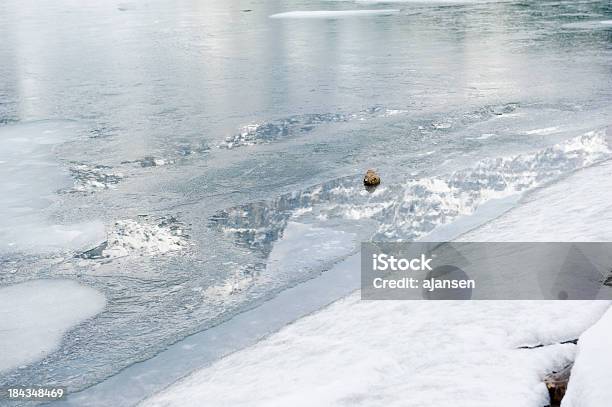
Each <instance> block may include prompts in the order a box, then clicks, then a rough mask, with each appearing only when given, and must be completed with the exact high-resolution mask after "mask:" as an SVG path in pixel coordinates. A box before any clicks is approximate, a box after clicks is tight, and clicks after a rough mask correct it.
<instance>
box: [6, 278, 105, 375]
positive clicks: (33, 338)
mask: <svg viewBox="0 0 612 407" xmlns="http://www.w3.org/2000/svg"><path fill="white" fill-rule="evenodd" d="M105 304H106V299H105V297H104V295H103V294H101V293H100V292H98V291H97V290H94V289H93V288H90V287H86V286H83V285H81V284H78V283H77V282H75V281H72V280H33V281H28V282H25V283H20V284H15V285H10V286H6V287H1V288H0V321H2V322H1V327H0V349H2V352H0V372H3V371H7V370H11V369H15V368H19V367H21V366H23V365H27V364H30V363H32V362H35V361H37V360H40V359H42V358H43V357H45V355H47V354H49V353H50V352H53V350H54V349H56V348H57V347H58V346H59V343H60V341H61V339H62V336H63V334H64V333H65V332H66V331H68V330H69V329H71V328H72V327H74V326H76V325H77V324H79V323H81V322H83V321H84V320H86V319H88V318H91V317H93V316H95V315H96V314H98V313H99V312H101V311H102V310H103V309H104V306H105Z"/></svg>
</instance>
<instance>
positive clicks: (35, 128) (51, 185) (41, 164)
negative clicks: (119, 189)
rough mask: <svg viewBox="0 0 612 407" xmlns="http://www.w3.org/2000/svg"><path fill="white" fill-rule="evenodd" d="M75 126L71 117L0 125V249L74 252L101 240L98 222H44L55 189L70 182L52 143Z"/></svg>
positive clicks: (70, 134) (77, 128) (65, 137)
mask: <svg viewBox="0 0 612 407" xmlns="http://www.w3.org/2000/svg"><path fill="white" fill-rule="evenodd" d="M80 130H81V128H80V126H79V125H78V124H77V123H75V122H71V121H40V122H31V123H24V124H12V125H6V126H2V127H0V161H1V162H2V163H1V164H0V253H6V252H9V253H10V252H36V253H38V252H47V251H62V250H77V249H81V248H83V247H85V246H87V245H90V244H92V243H97V242H100V241H102V240H103V239H101V238H103V236H104V226H103V224H102V223H101V222H98V221H95V220H94V221H88V222H82V223H75V224H70V225H59V224H56V223H55V222H53V221H51V220H49V217H50V213H51V212H52V210H53V208H54V205H55V204H56V202H57V196H58V195H57V192H58V191H59V190H67V189H70V188H71V187H72V185H73V180H72V178H71V177H70V174H69V172H68V171H67V170H65V169H64V168H63V167H62V166H61V163H60V162H59V161H58V160H57V158H56V157H55V156H54V147H55V146H57V145H59V144H61V143H63V142H65V141H68V140H71V139H73V138H74V137H76V134H77V133H78V131H80Z"/></svg>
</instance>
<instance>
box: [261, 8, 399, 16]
mask: <svg viewBox="0 0 612 407" xmlns="http://www.w3.org/2000/svg"><path fill="white" fill-rule="evenodd" d="M398 13H399V10H398V9H379V10H316V11H288V12H286V13H278V14H272V15H271V16H270V18H345V17H369V16H390V15H394V14H398Z"/></svg>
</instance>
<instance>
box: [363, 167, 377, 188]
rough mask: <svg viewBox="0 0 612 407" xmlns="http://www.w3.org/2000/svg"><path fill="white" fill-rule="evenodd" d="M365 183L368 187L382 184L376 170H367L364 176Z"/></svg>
mask: <svg viewBox="0 0 612 407" xmlns="http://www.w3.org/2000/svg"><path fill="white" fill-rule="evenodd" d="M363 184H364V185H365V186H367V187H374V186H376V185H378V184H380V177H379V176H378V174H377V173H376V171H374V170H367V171H366V174H365V176H364V177H363Z"/></svg>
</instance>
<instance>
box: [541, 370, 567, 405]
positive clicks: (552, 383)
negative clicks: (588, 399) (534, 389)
mask: <svg viewBox="0 0 612 407" xmlns="http://www.w3.org/2000/svg"><path fill="white" fill-rule="evenodd" d="M571 372H572V365H569V366H566V367H565V368H564V369H563V370H561V371H559V372H554V373H551V374H549V375H548V376H546V377H545V378H544V383H546V388H547V389H548V394H549V395H550V407H559V406H560V405H561V400H562V399H563V396H565V391H566V390H567V382H568V381H569V378H570V374H571Z"/></svg>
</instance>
